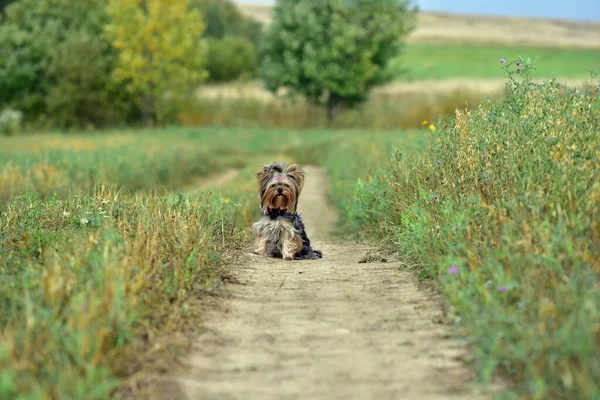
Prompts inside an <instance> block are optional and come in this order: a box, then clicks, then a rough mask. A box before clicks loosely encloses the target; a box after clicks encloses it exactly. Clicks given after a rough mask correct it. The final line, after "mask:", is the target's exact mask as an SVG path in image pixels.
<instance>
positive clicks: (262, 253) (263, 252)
mask: <svg viewBox="0 0 600 400" xmlns="http://www.w3.org/2000/svg"><path fill="white" fill-rule="evenodd" d="M254 254H256V255H257V256H263V257H265V256H266V255H267V252H266V251H256V250H255V251H254Z"/></svg>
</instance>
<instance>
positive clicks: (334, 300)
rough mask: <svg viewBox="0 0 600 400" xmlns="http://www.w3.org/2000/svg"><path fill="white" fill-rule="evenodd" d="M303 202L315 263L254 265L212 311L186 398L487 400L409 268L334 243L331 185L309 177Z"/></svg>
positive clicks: (243, 268) (252, 260) (238, 271)
mask: <svg viewBox="0 0 600 400" xmlns="http://www.w3.org/2000/svg"><path fill="white" fill-rule="evenodd" d="M306 172H307V177H306V183H305V189H304V192H303V193H302V195H301V196H300V211H301V212H302V213H303V216H304V218H305V222H306V225H307V231H308V234H309V237H310V238H311V240H312V242H313V243H314V245H315V248H317V249H321V250H323V253H324V258H323V259H322V260H317V261H293V262H289V261H286V262H284V261H282V260H276V259H267V258H263V257H259V256H255V255H253V254H247V255H245V256H244V257H243V259H242V260H241V263H240V264H239V265H238V266H237V267H235V269H234V276H236V278H237V279H238V280H239V283H235V284H234V283H231V284H228V285H227V288H226V289H227V298H226V299H225V301H224V304H222V305H221V306H220V307H218V308H216V309H213V310H212V311H209V313H208V314H207V316H206V320H205V321H204V322H203V326H204V327H205V329H204V334H203V335H202V336H201V337H199V338H198V341H197V342H196V344H195V345H194V346H193V351H192V354H191V355H190V356H189V359H188V360H187V361H188V362H189V364H190V365H191V368H190V370H189V372H188V373H187V374H186V375H185V376H184V377H183V378H181V379H180V382H181V389H182V390H183V392H185V393H186V396H187V398H188V399H190V400H192V399H193V400H195V399H301V398H302V399H419V400H426V399H440V400H441V399H485V398H488V397H487V396H485V395H483V394H481V393H477V392H476V391H475V389H474V388H473V387H472V385H471V384H469V382H470V380H471V378H472V371H471V370H470V368H469V367H467V366H465V364H464V363H463V361H462V360H464V358H465V356H466V352H465V348H464V346H463V345H461V344H460V342H458V341H454V340H452V339H449V338H448V337H449V335H448V333H449V328H448V327H447V326H445V325H443V324H441V321H442V315H441V310H440V307H439V303H438V301H437V299H436V297H435V296H434V295H433V294H432V293H431V292H429V291H427V290H422V289H419V287H418V284H417V282H416V279H415V277H414V274H413V273H411V272H407V271H404V270H402V269H401V263H400V261H394V260H390V261H389V262H371V263H358V261H359V260H361V259H362V258H363V257H364V256H365V254H366V253H367V252H368V251H369V250H370V248H369V247H368V246H365V245H357V244H354V243H347V242H340V241H337V240H335V239H334V238H333V237H332V236H331V235H330V232H331V230H332V228H333V226H334V223H335V219H336V214H335V211H334V208H333V207H332V206H331V205H330V204H329V203H328V202H327V200H326V188H327V185H328V182H327V180H326V178H325V176H324V175H323V173H322V171H321V170H320V169H318V168H314V167H313V168H308V167H307V168H306Z"/></svg>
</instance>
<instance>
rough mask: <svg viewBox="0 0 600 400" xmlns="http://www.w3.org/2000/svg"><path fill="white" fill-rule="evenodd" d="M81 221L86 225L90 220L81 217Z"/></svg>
mask: <svg viewBox="0 0 600 400" xmlns="http://www.w3.org/2000/svg"><path fill="white" fill-rule="evenodd" d="M79 222H81V223H82V224H83V225H86V224H87V223H88V222H90V221H89V220H87V219H86V218H81V221H79Z"/></svg>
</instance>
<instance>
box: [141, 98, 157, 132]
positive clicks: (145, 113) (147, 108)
mask: <svg viewBox="0 0 600 400" xmlns="http://www.w3.org/2000/svg"><path fill="white" fill-rule="evenodd" d="M153 120H154V98H153V97H152V95H146V96H144V98H143V99H142V123H143V124H144V126H145V127H150V126H151V125H152V122H153Z"/></svg>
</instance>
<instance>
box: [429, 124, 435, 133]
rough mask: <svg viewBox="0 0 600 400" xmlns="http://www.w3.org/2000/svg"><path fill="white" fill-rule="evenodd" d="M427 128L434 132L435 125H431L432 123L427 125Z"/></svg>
mask: <svg viewBox="0 0 600 400" xmlns="http://www.w3.org/2000/svg"><path fill="white" fill-rule="evenodd" d="M429 130H430V131H431V132H435V125H433V124H432V125H429Z"/></svg>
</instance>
